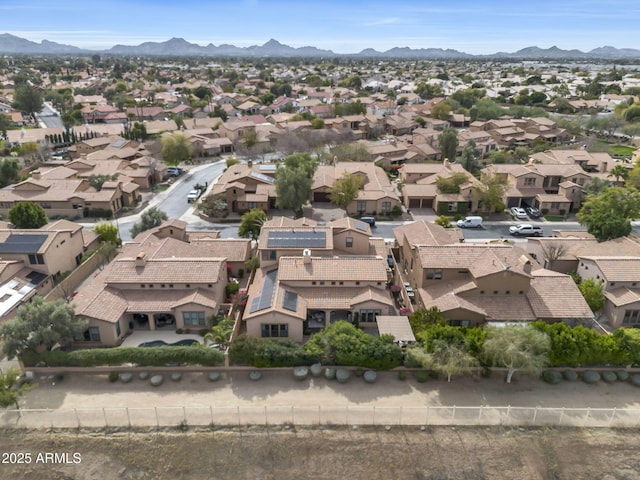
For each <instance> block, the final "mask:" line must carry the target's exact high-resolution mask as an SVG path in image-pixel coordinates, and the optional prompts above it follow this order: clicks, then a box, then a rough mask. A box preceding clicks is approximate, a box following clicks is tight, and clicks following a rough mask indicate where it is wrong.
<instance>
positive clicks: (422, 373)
mask: <svg viewBox="0 0 640 480" xmlns="http://www.w3.org/2000/svg"><path fill="white" fill-rule="evenodd" d="M416 380H417V381H418V382H419V383H425V382H426V381H427V380H429V372H427V371H426V370H418V371H417V372H416Z"/></svg>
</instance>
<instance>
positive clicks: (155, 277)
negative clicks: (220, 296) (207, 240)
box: [106, 258, 224, 285]
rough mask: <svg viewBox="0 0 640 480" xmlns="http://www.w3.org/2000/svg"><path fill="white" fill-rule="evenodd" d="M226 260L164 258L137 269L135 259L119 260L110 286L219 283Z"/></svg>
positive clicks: (108, 277) (109, 277) (114, 263)
mask: <svg viewBox="0 0 640 480" xmlns="http://www.w3.org/2000/svg"><path fill="white" fill-rule="evenodd" d="M223 264H224V259H221V258H207V259H202V258H164V259H157V260H156V259H150V260H147V261H146V264H145V265H144V267H136V260H135V259H133V258H117V259H116V260H114V261H113V263H112V265H111V268H110V269H109V275H108V276H107V278H106V281H107V282H108V283H109V284H112V285H117V284H126V283H151V284H154V283H188V284H191V283H193V284H199V283H216V282H217V281H218V279H219V278H220V272H221V267H222V265H223Z"/></svg>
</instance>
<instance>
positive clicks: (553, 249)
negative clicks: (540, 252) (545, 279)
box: [546, 242, 569, 270]
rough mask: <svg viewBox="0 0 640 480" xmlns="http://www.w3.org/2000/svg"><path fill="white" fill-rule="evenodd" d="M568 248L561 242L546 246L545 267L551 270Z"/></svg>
mask: <svg viewBox="0 0 640 480" xmlns="http://www.w3.org/2000/svg"><path fill="white" fill-rule="evenodd" d="M568 250H569V249H568V247H567V244H566V243H562V242H550V243H548V244H547V253H546V257H547V262H548V264H547V266H548V268H549V269H551V270H553V264H554V263H555V262H556V261H557V260H559V259H560V258H562V257H563V256H564V254H565V253H567V251H568Z"/></svg>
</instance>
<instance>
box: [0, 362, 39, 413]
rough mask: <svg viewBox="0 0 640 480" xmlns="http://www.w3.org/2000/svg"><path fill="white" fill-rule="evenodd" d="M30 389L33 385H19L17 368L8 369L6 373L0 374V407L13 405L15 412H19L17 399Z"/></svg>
mask: <svg viewBox="0 0 640 480" xmlns="http://www.w3.org/2000/svg"><path fill="white" fill-rule="evenodd" d="M32 388H33V385H29V384H28V383H21V381H20V369H18V368H10V369H8V370H7V372H6V373H0V407H5V408H6V407H10V406H11V405H14V406H15V407H16V410H20V404H19V403H18V399H19V398H20V397H21V396H22V395H23V394H24V393H26V392H27V391H29V390H31V389H32Z"/></svg>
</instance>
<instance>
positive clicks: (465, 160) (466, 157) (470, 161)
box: [461, 139, 480, 173]
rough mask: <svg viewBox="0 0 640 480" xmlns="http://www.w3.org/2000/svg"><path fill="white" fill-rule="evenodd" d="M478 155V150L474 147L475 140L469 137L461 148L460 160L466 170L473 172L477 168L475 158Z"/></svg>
mask: <svg viewBox="0 0 640 480" xmlns="http://www.w3.org/2000/svg"><path fill="white" fill-rule="evenodd" d="M479 155H480V150H478V148H476V142H475V141H474V140H473V139H470V140H468V141H467V143H466V144H465V146H464V148H463V149H462V156H461V161H462V164H463V165H464V168H465V170H466V171H467V172H470V173H473V172H474V171H476V170H478V163H477V161H476V160H477V158H478V156H479Z"/></svg>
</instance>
